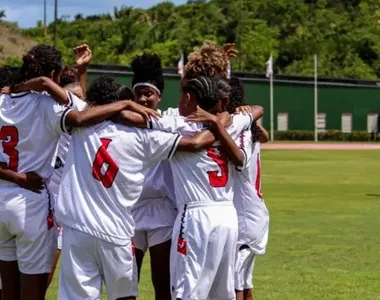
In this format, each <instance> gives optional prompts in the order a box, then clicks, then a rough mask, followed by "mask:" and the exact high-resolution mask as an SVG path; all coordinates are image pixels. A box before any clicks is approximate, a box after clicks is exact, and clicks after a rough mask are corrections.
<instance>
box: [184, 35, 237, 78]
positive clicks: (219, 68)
mask: <svg viewBox="0 0 380 300" xmlns="http://www.w3.org/2000/svg"><path fill="white" fill-rule="evenodd" d="M228 61H229V58H228V55H227V53H226V52H225V51H223V49H221V48H219V47H218V46H217V44H216V43H215V42H211V41H205V42H204V43H203V45H202V46H201V47H200V48H195V49H194V51H193V52H191V53H190V54H189V55H188V61H187V64H186V65H185V79H190V78H194V77H197V76H209V77H214V76H218V77H227V66H228Z"/></svg>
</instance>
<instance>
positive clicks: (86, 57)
mask: <svg viewBox="0 0 380 300" xmlns="http://www.w3.org/2000/svg"><path fill="white" fill-rule="evenodd" d="M74 53H75V61H76V64H77V69H78V73H79V82H80V86H81V87H82V90H83V93H84V96H86V90H87V68H88V65H89V63H90V62H91V59H92V52H91V49H90V47H89V46H88V45H86V44H84V45H80V46H78V47H75V48H74Z"/></svg>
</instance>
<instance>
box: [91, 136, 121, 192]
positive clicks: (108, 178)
mask: <svg viewBox="0 0 380 300" xmlns="http://www.w3.org/2000/svg"><path fill="white" fill-rule="evenodd" d="M100 141H101V142H102V145H101V146H100V148H99V150H98V152H97V153H96V155H95V160H94V163H93V164H92V176H94V178H95V179H96V180H99V181H100V182H101V183H102V184H103V186H104V187H105V188H110V187H111V186H112V184H113V182H114V180H115V177H116V175H117V172H119V166H118V165H117V164H116V163H115V161H114V160H113V159H112V157H111V156H110V155H109V153H108V151H107V148H108V146H109V144H110V143H111V142H112V140H110V139H100ZM104 164H106V165H108V168H107V170H106V171H105V172H104V173H102V166H103V165H104Z"/></svg>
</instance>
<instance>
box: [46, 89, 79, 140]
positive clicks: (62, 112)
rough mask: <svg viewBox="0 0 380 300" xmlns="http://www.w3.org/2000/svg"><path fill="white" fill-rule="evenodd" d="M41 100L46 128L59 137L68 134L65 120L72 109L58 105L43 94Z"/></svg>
mask: <svg viewBox="0 0 380 300" xmlns="http://www.w3.org/2000/svg"><path fill="white" fill-rule="evenodd" d="M39 98H40V99H39V105H40V109H41V110H42V112H43V114H44V117H45V122H46V127H47V128H48V129H49V130H50V131H51V132H53V133H55V134H57V135H61V134H62V133H67V132H68V129H67V128H66V126H65V120H66V117H67V114H68V113H69V112H70V111H72V108H71V107H68V106H63V105H60V104H58V103H57V102H56V101H55V100H54V99H53V98H51V97H50V96H48V95H42V94H41V96H40V97H39Z"/></svg>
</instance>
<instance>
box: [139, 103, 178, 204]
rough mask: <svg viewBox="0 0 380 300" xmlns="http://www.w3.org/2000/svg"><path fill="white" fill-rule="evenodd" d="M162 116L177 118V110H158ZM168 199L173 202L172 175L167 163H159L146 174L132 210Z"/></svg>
mask: <svg viewBox="0 0 380 300" xmlns="http://www.w3.org/2000/svg"><path fill="white" fill-rule="evenodd" d="M158 112H159V113H161V114H162V115H163V116H177V115H178V114H179V112H178V108H168V109H167V110H165V111H163V112H162V111H160V110H158ZM165 198H167V199H170V200H171V201H173V203H174V201H175V194H174V184H173V174H172V170H171V168H170V164H169V162H168V161H160V162H158V163H157V164H155V165H153V166H152V168H151V169H150V170H149V171H148V172H147V174H146V177H145V181H144V187H143V190H142V193H141V195H140V198H139V200H138V201H137V203H136V205H135V206H134V208H139V207H142V206H145V205H147V204H149V203H150V202H151V201H155V200H157V199H165Z"/></svg>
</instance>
